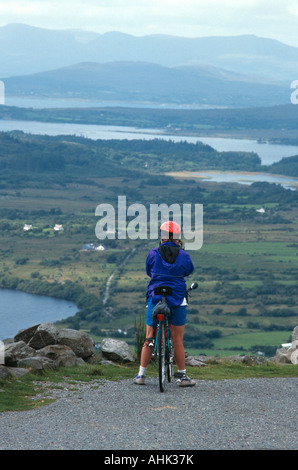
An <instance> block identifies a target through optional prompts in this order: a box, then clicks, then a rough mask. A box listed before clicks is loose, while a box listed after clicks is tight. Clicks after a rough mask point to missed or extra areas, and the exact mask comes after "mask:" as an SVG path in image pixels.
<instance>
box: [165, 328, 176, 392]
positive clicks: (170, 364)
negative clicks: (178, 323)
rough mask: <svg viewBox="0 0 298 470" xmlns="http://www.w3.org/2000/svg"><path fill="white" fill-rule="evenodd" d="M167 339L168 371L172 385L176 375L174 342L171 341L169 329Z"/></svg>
mask: <svg viewBox="0 0 298 470" xmlns="http://www.w3.org/2000/svg"><path fill="white" fill-rule="evenodd" d="M166 336H167V338H166V369H167V377H168V382H169V383H170V382H171V380H172V377H173V375H174V364H173V354H172V348H173V346H172V340H171V330H170V328H168V330H167V335H166Z"/></svg>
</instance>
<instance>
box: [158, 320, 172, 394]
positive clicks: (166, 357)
mask: <svg viewBox="0 0 298 470" xmlns="http://www.w3.org/2000/svg"><path fill="white" fill-rule="evenodd" d="M158 316H159V315H158ZM153 355H154V356H156V357H158V362H159V388H160V391H161V392H164V390H165V384H166V376H167V378H168V382H171V378H172V376H173V373H174V354H173V345H172V334H171V327H170V323H169V320H168V319H167V318H166V317H164V318H163V319H158V323H157V332H156V338H155V343H154V352H153Z"/></svg>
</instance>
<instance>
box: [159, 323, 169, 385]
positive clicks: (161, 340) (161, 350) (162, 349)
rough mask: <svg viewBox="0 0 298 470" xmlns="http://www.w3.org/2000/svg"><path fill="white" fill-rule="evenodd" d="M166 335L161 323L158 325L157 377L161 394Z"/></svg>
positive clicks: (163, 379)
mask: <svg viewBox="0 0 298 470" xmlns="http://www.w3.org/2000/svg"><path fill="white" fill-rule="evenodd" d="M166 373H167V368H166V335H165V325H164V323H163V322H160V324H159V332H158V376H159V389H160V391H161V392H164V391H165V386H166Z"/></svg>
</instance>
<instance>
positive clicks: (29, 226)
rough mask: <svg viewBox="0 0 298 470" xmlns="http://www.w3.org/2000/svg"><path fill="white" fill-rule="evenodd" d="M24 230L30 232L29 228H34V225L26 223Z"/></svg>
mask: <svg viewBox="0 0 298 470" xmlns="http://www.w3.org/2000/svg"><path fill="white" fill-rule="evenodd" d="M23 230H24V231H25V232H28V230H32V225H28V224H25V225H24V228H23Z"/></svg>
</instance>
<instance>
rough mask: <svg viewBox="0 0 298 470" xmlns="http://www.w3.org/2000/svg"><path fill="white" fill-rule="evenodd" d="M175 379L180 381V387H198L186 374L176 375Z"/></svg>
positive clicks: (178, 382) (178, 373)
mask: <svg viewBox="0 0 298 470" xmlns="http://www.w3.org/2000/svg"><path fill="white" fill-rule="evenodd" d="M175 377H176V378H177V379H178V380H177V384H178V385H179V387H193V386H194V385H196V382H195V380H192V379H190V378H189V377H187V375H186V374H182V373H180V372H177V373H176V374H175Z"/></svg>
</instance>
